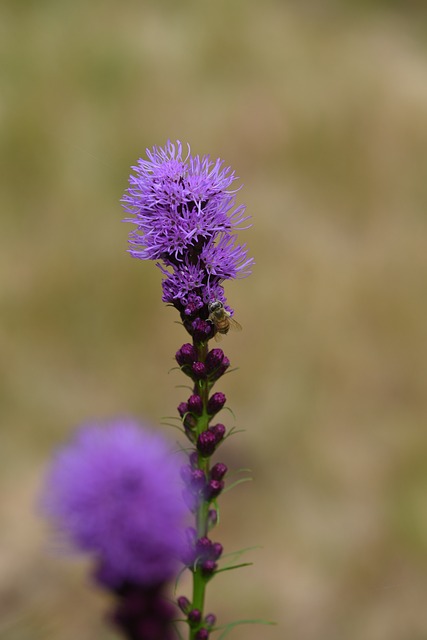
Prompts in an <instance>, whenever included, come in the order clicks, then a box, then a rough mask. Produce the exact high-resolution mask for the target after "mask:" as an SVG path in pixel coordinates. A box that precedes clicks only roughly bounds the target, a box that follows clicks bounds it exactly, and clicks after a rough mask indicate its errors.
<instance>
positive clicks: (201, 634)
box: [195, 627, 209, 640]
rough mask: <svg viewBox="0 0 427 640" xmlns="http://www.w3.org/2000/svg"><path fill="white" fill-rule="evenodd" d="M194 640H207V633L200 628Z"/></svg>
mask: <svg viewBox="0 0 427 640" xmlns="http://www.w3.org/2000/svg"><path fill="white" fill-rule="evenodd" d="M195 639H196V640H209V631H208V630H207V629H205V628H204V627H202V628H201V629H199V630H198V632H197V633H196V635H195Z"/></svg>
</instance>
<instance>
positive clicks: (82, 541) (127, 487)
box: [43, 419, 186, 587]
mask: <svg viewBox="0 0 427 640" xmlns="http://www.w3.org/2000/svg"><path fill="white" fill-rule="evenodd" d="M180 466H181V465H180V462H179V460H178V459H177V456H176V455H173V454H171V453H170V450H169V448H168V445H167V443H166V442H165V441H164V439H163V438H162V437H161V436H160V435H158V434H155V433H153V432H151V431H147V430H145V429H143V428H141V427H140V426H139V425H138V424H137V423H136V422H135V421H133V420H130V419H122V420H117V421H111V422H110V423H108V424H107V425H101V424H89V425H86V426H84V427H82V428H81V429H80V430H79V431H77V433H76V435H75V438H74V440H73V441H72V442H71V443H70V444H68V445H66V446H65V447H64V448H63V449H62V450H60V451H59V452H58V453H57V455H56V457H55V458H54V461H53V464H52V467H51V469H50V473H49V474H48V477H47V482H46V489H45V492H44V499H43V507H44V511H45V513H46V514H47V515H48V516H49V517H50V518H51V519H52V520H53V521H54V522H55V523H56V524H57V525H58V528H59V529H60V530H61V531H62V532H63V533H64V534H65V535H66V537H67V538H68V540H69V541H70V542H71V543H72V545H73V546H74V547H75V548H77V549H79V550H81V551H86V552H89V553H91V554H93V555H94V556H95V557H96V558H97V559H98V563H99V567H98V578H99V579H100V580H101V581H103V582H104V583H106V584H107V585H109V586H114V587H116V586H120V585H121V584H122V583H123V582H136V583H138V584H143V585H145V584H150V585H151V584H156V583H159V582H162V581H164V580H166V579H168V578H169V577H170V576H171V575H172V574H173V572H174V570H175V569H176V566H177V562H178V558H179V556H180V555H181V552H182V545H183V543H184V537H183V526H184V516H185V510H186V509H185V505H184V502H183V500H182V498H181V491H182V489H181V488H180V483H179V474H180Z"/></svg>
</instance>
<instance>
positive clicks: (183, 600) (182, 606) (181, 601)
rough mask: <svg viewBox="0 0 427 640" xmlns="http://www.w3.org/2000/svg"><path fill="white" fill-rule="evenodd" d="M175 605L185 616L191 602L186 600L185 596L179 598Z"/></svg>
mask: <svg viewBox="0 0 427 640" xmlns="http://www.w3.org/2000/svg"><path fill="white" fill-rule="evenodd" d="M177 604H178V607H179V608H180V609H181V611H182V613H185V615H187V614H188V612H189V611H190V607H191V602H190V601H189V599H188V598H186V597H185V596H179V598H178V600H177ZM206 617H207V616H206Z"/></svg>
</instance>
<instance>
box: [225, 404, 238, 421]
mask: <svg viewBox="0 0 427 640" xmlns="http://www.w3.org/2000/svg"><path fill="white" fill-rule="evenodd" d="M223 410H224V411H229V412H230V413H231V415H232V416H233V418H234V419H236V416H235V415H234V413H233V411H232V410H231V409H230V407H223Z"/></svg>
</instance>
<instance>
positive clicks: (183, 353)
mask: <svg viewBox="0 0 427 640" xmlns="http://www.w3.org/2000/svg"><path fill="white" fill-rule="evenodd" d="M175 358H176V361H177V363H178V364H179V366H180V367H183V366H184V365H186V364H190V365H191V364H193V362H195V361H196V360H197V349H196V348H195V347H193V345H192V344H190V343H188V342H187V343H186V344H183V345H182V347H181V349H179V350H178V351H177V352H176V355H175Z"/></svg>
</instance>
